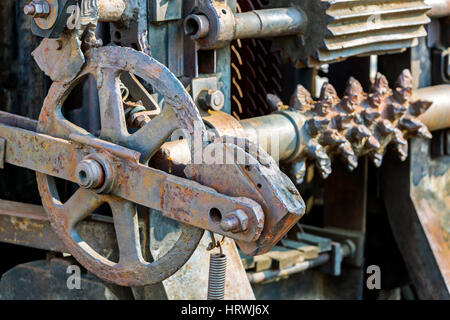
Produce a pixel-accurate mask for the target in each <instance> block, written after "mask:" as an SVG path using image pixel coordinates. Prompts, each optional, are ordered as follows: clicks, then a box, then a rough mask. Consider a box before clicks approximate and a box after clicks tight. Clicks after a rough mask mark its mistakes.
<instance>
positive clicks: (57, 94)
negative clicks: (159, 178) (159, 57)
mask: <svg viewBox="0 0 450 320" xmlns="http://www.w3.org/2000/svg"><path fill="white" fill-rule="evenodd" d="M122 72H130V73H133V74H135V75H136V76H138V77H140V78H142V79H144V80H146V81H148V82H149V83H150V84H151V85H152V86H153V87H154V88H155V90H157V91H158V92H159V93H160V94H162V95H163V96H164V98H165V101H166V107H164V108H163V111H162V112H161V114H160V115H158V116H157V117H155V118H153V119H152V120H151V122H150V123H148V124H147V125H146V126H144V127H143V128H141V129H140V130H138V131H137V132H135V133H133V134H130V133H128V131H127V127H126V122H125V117H124V110H123V105H122V97H121V93H120V81H119V77H120V74H121V73H122ZM89 74H91V75H93V76H94V77H95V79H96V80H97V87H98V92H99V105H100V118H101V130H100V136H99V137H100V138H101V139H103V140H107V141H110V142H112V143H115V144H118V145H121V146H123V147H127V148H129V149H133V150H135V151H138V152H140V153H141V163H146V162H147V161H148V159H150V158H151V156H152V155H153V154H154V153H155V152H156V151H157V150H158V149H159V148H160V146H161V145H162V144H163V143H164V142H165V141H166V140H167V138H168V137H169V136H170V135H171V134H172V132H173V131H175V130H176V129H179V128H181V129H185V130H187V131H188V132H189V133H190V134H194V131H195V130H198V131H200V132H198V133H196V134H203V132H204V131H203V130H204V127H202V125H201V124H202V122H201V118H200V115H199V113H198V110H197V108H196V107H195V104H194V103H193V101H192V99H191V97H190V96H189V94H188V93H187V92H186V91H185V89H184V87H183V85H182V84H181V83H180V82H179V81H178V79H177V78H176V77H175V76H174V75H173V74H172V73H171V72H170V71H169V70H168V69H167V68H166V67H164V66H163V65H162V64H160V63H159V62H157V61H156V60H154V59H153V58H151V57H149V56H147V55H145V54H143V53H141V52H138V51H135V50H133V49H130V48H122V47H112V46H111V47H103V48H98V49H92V50H90V51H89V52H88V53H86V64H85V67H84V68H83V70H82V71H81V72H80V74H79V76H78V77H77V78H76V79H75V80H74V81H72V82H70V83H67V84H62V83H57V82H55V83H53V84H52V86H51V88H50V90H49V93H48V95H47V97H46V99H45V102H44V106H43V109H42V111H41V114H40V118H39V124H38V131H39V132H41V133H45V134H49V135H51V136H54V137H59V138H64V139H69V136H70V135H71V134H83V135H90V133H89V132H87V131H85V130H84V129H82V128H81V127H79V126H76V125H75V124H73V123H72V122H70V121H69V120H67V119H66V118H65V117H64V115H63V112H62V106H63V103H64V101H65V99H66V98H67V96H68V95H69V93H70V92H71V90H72V89H73V88H74V87H75V86H76V85H77V83H79V82H80V81H81V80H82V79H83V78H85V77H86V76H88V75H89ZM195 122H198V125H194V123H195ZM93 156H94V157H95V156H96V155H95V154H94V155H93ZM100 160H101V159H100ZM63 163H64V160H62V165H63ZM100 163H101V161H100ZM102 166H103V169H105V166H107V164H106V165H105V164H103V165H102ZM91 169H92V170H94V171H95V166H94V167H92V168H91ZM104 175H105V177H103V178H102V179H107V178H108V177H107V175H108V170H105V173H104ZM102 179H100V180H99V181H100V182H101V180H102ZM37 181H38V186H39V192H40V194H41V197H42V203H43V206H44V208H45V209H46V211H47V213H48V215H49V218H50V221H51V224H52V227H53V228H54V230H55V231H56V233H57V234H58V236H59V237H60V239H61V240H62V241H63V242H64V244H65V245H66V247H67V249H68V251H69V252H70V253H71V254H72V255H73V256H74V257H75V258H76V259H77V261H79V262H80V263H81V264H82V265H83V266H84V267H85V268H86V269H88V270H89V271H91V272H92V273H94V274H95V275H97V276H98V277H100V278H102V279H104V280H106V281H110V282H114V283H116V284H119V285H123V286H142V285H148V284H153V283H157V282H160V281H162V280H164V279H166V278H168V277H169V276H171V275H172V274H174V273H175V272H176V271H177V270H178V269H179V268H181V267H182V266H183V265H184V264H185V263H186V261H187V260H188V259H189V257H190V256H191V255H192V253H193V252H194V250H195V248H196V247H197V245H198V242H199V241H200V239H201V237H202V235H203V230H201V229H198V228H195V227H191V226H188V225H182V226H181V233H180V237H179V238H178V240H177V241H176V242H175V244H174V245H173V246H172V248H171V249H170V250H169V251H168V252H167V253H166V254H164V255H163V256H161V257H159V258H158V259H157V260H155V261H152V262H147V261H145V260H144V258H143V255H142V250H141V242H140V238H139V230H138V218H137V210H136V209H137V205H136V204H135V203H132V202H129V201H126V200H124V199H122V198H119V197H117V196H114V195H113V194H108V190H106V189H107V187H105V186H103V187H101V188H97V189H92V188H91V189H89V187H98V185H99V183H100V182H99V181H97V182H98V183H96V182H92V181H90V182H89V181H86V183H85V184H84V185H83V187H80V188H79V189H77V191H75V193H74V194H73V195H72V196H71V197H70V198H69V200H67V201H66V202H64V203H63V202H62V201H61V200H60V199H61V198H60V196H59V193H58V190H57V188H56V183H55V178H53V177H51V176H48V175H45V174H42V173H39V172H37ZM103 183H104V182H103ZM104 184H105V183H104ZM80 185H82V184H80ZM99 189H100V191H99ZM136 192H139V190H136ZM104 203H107V204H109V206H110V208H111V212H112V217H113V221H114V228H115V232H116V238H117V244H118V248H119V261H118V262H113V261H111V260H108V259H107V258H105V257H103V256H102V255H100V254H99V253H97V252H96V251H95V250H93V249H92V247H91V246H89V244H87V243H86V242H84V241H83V239H82V238H81V237H80V235H79V234H78V232H77V230H76V226H77V223H78V222H80V221H82V220H83V219H85V218H86V217H88V216H90V215H91V214H92V212H93V211H94V210H95V209H97V208H98V207H99V206H100V205H102V204H104Z"/></svg>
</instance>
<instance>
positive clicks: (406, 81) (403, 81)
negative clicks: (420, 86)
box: [395, 69, 413, 89]
mask: <svg viewBox="0 0 450 320" xmlns="http://www.w3.org/2000/svg"><path fill="white" fill-rule="evenodd" d="M412 87H413V78H412V75H411V72H410V71H409V69H404V70H403V71H402V73H400V75H399V76H398V78H397V81H396V82H395V88H405V89H408V88H409V89H412Z"/></svg>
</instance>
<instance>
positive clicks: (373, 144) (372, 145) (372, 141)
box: [364, 136, 381, 149]
mask: <svg viewBox="0 0 450 320" xmlns="http://www.w3.org/2000/svg"><path fill="white" fill-rule="evenodd" d="M364 146H365V147H366V148H369V149H379V148H381V145H380V142H378V140H377V139H376V138H375V137H374V136H370V137H369V139H367V141H366V143H365V144H364Z"/></svg>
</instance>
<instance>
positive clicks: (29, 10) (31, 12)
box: [23, 3, 36, 16]
mask: <svg viewBox="0 0 450 320" xmlns="http://www.w3.org/2000/svg"><path fill="white" fill-rule="evenodd" d="M23 13H25V14H26V15H27V16H34V14H35V13H36V8H35V7H34V5H33V3H30V4H27V5H25V7H23Z"/></svg>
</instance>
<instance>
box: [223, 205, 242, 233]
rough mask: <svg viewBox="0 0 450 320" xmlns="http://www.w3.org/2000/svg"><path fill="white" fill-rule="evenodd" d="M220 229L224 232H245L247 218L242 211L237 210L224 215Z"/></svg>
mask: <svg viewBox="0 0 450 320" xmlns="http://www.w3.org/2000/svg"><path fill="white" fill-rule="evenodd" d="M220 227H221V228H222V230H223V231H226V232H242V231H245V230H247V229H248V216H247V214H246V213H245V212H244V211H243V210H241V209H237V210H235V211H232V212H230V213H228V214H226V215H225V217H224V218H223V219H222V221H221V222H220Z"/></svg>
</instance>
